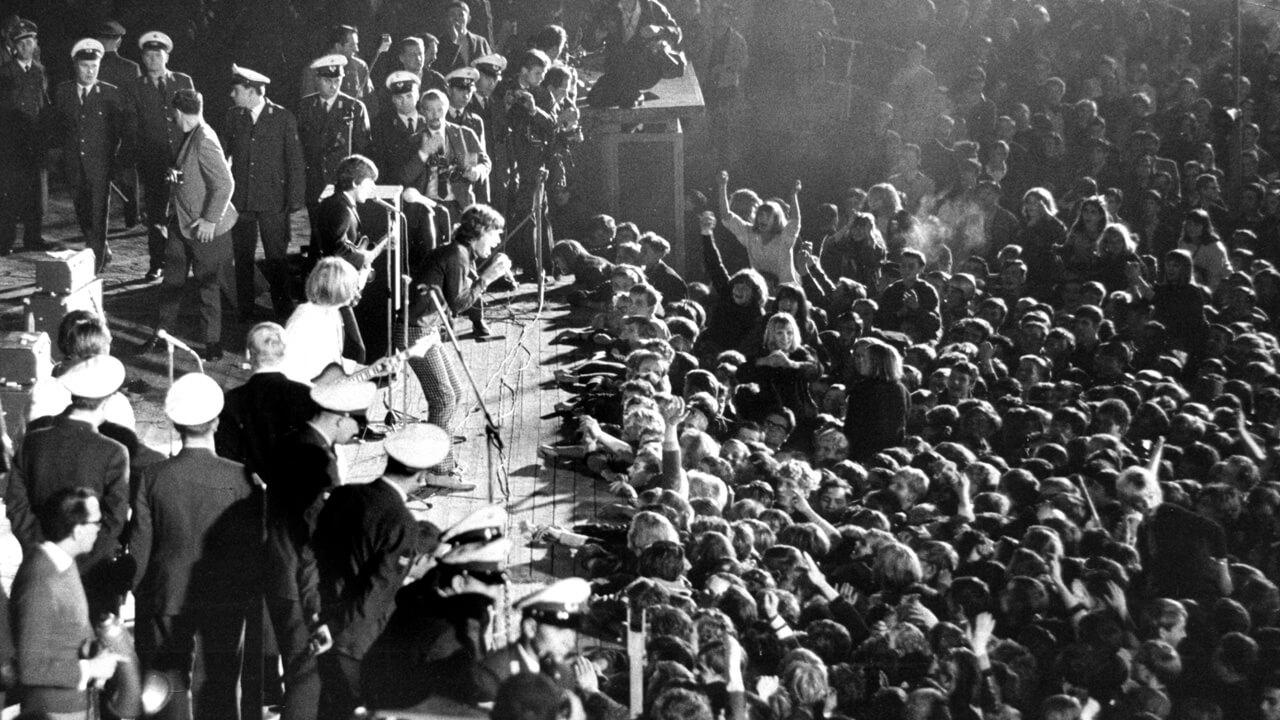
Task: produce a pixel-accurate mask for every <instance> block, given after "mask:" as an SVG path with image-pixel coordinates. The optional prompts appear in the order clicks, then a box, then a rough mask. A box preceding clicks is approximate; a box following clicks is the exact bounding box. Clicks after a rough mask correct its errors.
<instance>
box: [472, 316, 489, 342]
mask: <svg viewBox="0 0 1280 720" xmlns="http://www.w3.org/2000/svg"><path fill="white" fill-rule="evenodd" d="M490 334H491V333H490V332H489V325H488V324H487V323H486V322H485V321H484V320H481V321H479V322H475V321H472V323H471V337H473V338H475V339H477V340H483V339H485V338H487V337H489V336H490Z"/></svg>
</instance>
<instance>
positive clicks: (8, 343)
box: [0, 332, 53, 385]
mask: <svg viewBox="0 0 1280 720" xmlns="http://www.w3.org/2000/svg"><path fill="white" fill-rule="evenodd" d="M52 372H53V356H52V352H51V345H50V342H49V334H48V333H44V332H5V333H0V385H31V384H33V383H35V382H36V381H37V380H43V379H45V378H47V377H49V376H50V375H51V374H52Z"/></svg>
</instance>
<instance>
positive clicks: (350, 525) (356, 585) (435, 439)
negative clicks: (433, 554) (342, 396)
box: [312, 424, 449, 720]
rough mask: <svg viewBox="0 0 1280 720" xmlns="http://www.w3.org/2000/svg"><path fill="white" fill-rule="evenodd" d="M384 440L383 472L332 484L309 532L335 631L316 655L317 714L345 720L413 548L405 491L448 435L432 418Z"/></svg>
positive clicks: (326, 615)
mask: <svg viewBox="0 0 1280 720" xmlns="http://www.w3.org/2000/svg"><path fill="white" fill-rule="evenodd" d="M384 445H385V447H386V451H387V466H386V469H385V470H384V471H383V473H382V477H381V478H379V479H377V480H374V481H373V482H370V483H362V484H354V485H342V486H340V487H338V488H336V489H334V490H333V492H332V493H330V495H329V499H328V500H326V501H325V504H324V509H323V510H321V511H320V517H319V519H318V520H317V522H316V531H315V534H314V535H313V536H312V542H313V544H314V545H315V553H316V566H317V568H318V569H319V574H320V600H321V617H322V620H323V622H324V624H325V626H326V627H327V628H328V629H329V631H330V633H331V635H332V637H333V647H332V648H331V649H330V650H328V651H327V652H325V653H324V654H322V655H320V658H319V662H320V677H321V690H322V699H321V702H320V713H321V714H320V717H321V718H335V719H340V720H347V718H350V717H351V714H352V711H354V710H355V708H356V707H358V706H359V705H360V703H361V701H362V698H361V690H360V688H361V677H362V667H361V665H362V662H363V660H364V657H365V654H366V653H367V652H368V651H369V647H370V646H371V645H373V642H374V640H376V639H377V638H378V636H379V635H380V634H382V631H383V628H385V627H386V624H387V621H388V620H389V619H390V618H391V613H392V612H393V611H394V609H395V597H396V591H397V590H399V589H400V586H401V584H402V583H403V581H404V579H405V577H406V576H407V575H408V573H409V568H410V566H411V565H412V564H413V561H414V556H415V554H416V550H417V542H418V526H417V522H416V521H415V520H414V519H413V515H411V514H410V513H409V509H408V508H407V507H406V503H407V502H408V500H409V495H408V493H409V492H411V491H415V490H417V489H418V487H419V485H420V481H421V479H422V476H423V475H424V473H425V472H426V469H427V468H429V467H431V466H433V465H435V464H437V463H439V462H440V460H441V459H442V458H443V457H444V455H445V453H446V452H447V451H448V449H449V435H448V434H447V433H446V432H445V431H444V430H441V429H440V428H438V427H435V426H433V425H427V424H418V425H410V426H408V427H406V428H404V429H402V430H400V431H399V432H397V433H394V434H392V435H389V436H388V437H387V439H386V442H385V444H384Z"/></svg>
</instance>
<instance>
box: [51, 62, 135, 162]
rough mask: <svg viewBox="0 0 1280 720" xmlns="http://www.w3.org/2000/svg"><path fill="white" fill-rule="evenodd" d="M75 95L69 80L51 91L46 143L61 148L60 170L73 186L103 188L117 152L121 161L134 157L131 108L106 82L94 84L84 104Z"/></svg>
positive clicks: (74, 89) (75, 89)
mask: <svg viewBox="0 0 1280 720" xmlns="http://www.w3.org/2000/svg"><path fill="white" fill-rule="evenodd" d="M78 92H79V86H78V85H77V84H76V83H75V82H72V81H69V80H68V81H67V82H64V83H61V84H59V85H58V88H57V89H56V90H55V91H54V94H53V109H52V113H51V115H50V121H49V138H50V143H49V144H50V146H52V147H61V148H62V166H63V171H64V172H65V173H66V178H67V181H68V182H69V183H71V185H72V186H73V187H80V186H81V185H82V184H88V185H91V186H92V185H99V186H105V185H106V183H107V180H108V179H109V178H110V177H111V173H112V170H113V168H114V162H115V158H116V156H117V153H119V154H120V155H122V156H123V157H124V158H128V157H129V156H131V155H132V154H133V142H134V134H135V129H134V126H135V121H134V117H133V105H132V103H131V102H130V101H129V99H128V97H127V96H126V95H125V94H124V93H123V92H121V91H120V88H118V87H116V86H115V85H112V84H111V83H107V82H97V83H94V85H93V87H92V88H90V90H89V94H88V96H87V97H85V101H84V103H83V104H81V102H80V98H79V94H78Z"/></svg>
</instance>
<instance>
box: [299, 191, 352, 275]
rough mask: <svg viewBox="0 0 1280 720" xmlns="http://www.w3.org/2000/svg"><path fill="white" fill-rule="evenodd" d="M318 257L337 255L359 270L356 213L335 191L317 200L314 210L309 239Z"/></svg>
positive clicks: (341, 194)
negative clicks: (314, 221)
mask: <svg viewBox="0 0 1280 720" xmlns="http://www.w3.org/2000/svg"><path fill="white" fill-rule="evenodd" d="M311 242H312V245H313V246H314V247H315V248H316V249H317V250H318V251H319V253H320V256H321V257H330V256H333V257H340V258H342V259H343V260H346V261H347V262H349V263H351V265H352V266H353V267H355V268H356V269H357V270H360V269H363V267H364V264H365V260H364V256H363V255H361V254H360V253H359V252H356V251H357V250H358V249H359V248H360V247H361V246H362V244H363V243H362V240H361V235H360V213H359V212H357V211H356V208H355V205H353V204H352V203H351V199H350V198H348V197H347V194H346V193H344V192H335V193H334V194H332V195H330V196H329V197H327V198H325V199H324V200H322V201H320V208H319V210H317V211H316V232H315V237H313V238H312V240H311Z"/></svg>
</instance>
